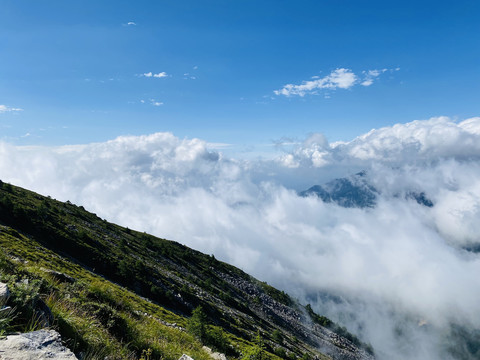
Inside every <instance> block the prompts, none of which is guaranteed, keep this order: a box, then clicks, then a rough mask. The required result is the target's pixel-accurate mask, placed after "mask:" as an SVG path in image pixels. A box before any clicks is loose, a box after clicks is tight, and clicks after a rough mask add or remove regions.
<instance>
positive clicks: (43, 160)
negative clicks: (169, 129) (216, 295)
mask: <svg viewBox="0 0 480 360" xmlns="http://www.w3.org/2000/svg"><path fill="white" fill-rule="evenodd" d="M361 170H365V171H366V173H367V176H368V179H369V181H370V183H371V184H372V185H373V186H374V187H375V188H376V189H377V190H378V191H379V193H380V195H379V197H378V199H377V205H376V206H375V207H374V208H367V209H359V208H343V207H340V206H338V205H336V204H335V203H323V202H322V201H321V200H320V199H318V198H315V197H306V198H305V197H300V196H298V193H297V192H298V191H300V190H305V189H307V188H308V187H310V186H312V185H315V184H322V183H324V182H326V181H329V180H332V179H334V178H339V177H345V176H349V175H352V174H355V173H356V172H358V171H361ZM0 179H2V180H3V181H6V182H10V183H12V184H15V185H19V186H22V187H25V188H28V189H31V190H34V191H37V192H39V193H41V194H44V195H50V196H52V197H54V198H57V199H59V200H63V201H66V200H70V201H71V202H73V203H76V204H78V205H83V206H84V207H85V208H87V209H88V210H90V211H92V212H94V213H96V214H97V215H99V216H100V217H102V218H106V219H107V220H109V221H112V222H116V223H119V224H122V225H124V226H128V227H130V228H133V229H136V230H139V231H146V232H149V233H152V234H155V235H157V236H160V237H164V238H168V239H172V240H176V241H178V242H181V243H183V244H186V245H188V246H190V247H192V248H195V249H198V250H200V251H203V252H205V253H208V254H215V256H216V257H217V258H219V259H221V260H224V261H226V262H229V263H232V264H234V265H236V266H238V267H240V268H242V269H243V270H245V271H247V272H249V273H251V274H253V275H254V276H256V277H257V278H260V279H261V280H266V281H268V282H269V283H271V284H272V285H275V286H277V287H279V288H281V289H283V290H286V291H288V292H289V293H290V294H291V295H293V296H295V297H297V298H299V299H300V300H301V301H302V302H304V303H307V302H308V303H311V304H312V306H314V308H315V309H316V310H318V311H319V312H320V313H324V314H326V315H328V316H329V317H331V318H332V319H334V320H336V321H339V322H340V323H342V324H343V325H346V326H347V327H348V329H349V330H351V331H353V332H355V333H357V334H359V336H360V337H361V338H362V340H364V341H367V342H370V343H371V344H372V345H373V347H374V348H375V350H376V353H377V355H378V357H379V358H380V359H405V358H409V359H439V358H442V359H448V358H450V357H451V358H454V357H457V358H458V357H459V355H458V353H461V352H464V351H465V348H463V346H464V345H463V344H462V343H461V341H460V342H458V336H457V338H456V337H455V336H454V333H452V326H451V325H452V324H460V325H461V326H462V327H463V328H464V329H466V331H467V333H468V334H470V335H471V334H473V333H472V332H471V331H472V330H473V329H480V301H479V299H480V276H479V274H480V255H479V254H477V253H475V252H472V251H467V250H466V249H471V248H475V246H480V117H477V118H470V119H466V120H464V121H461V122H459V121H453V120H451V119H449V118H445V117H440V118H432V119H429V120H423V121H413V122H410V123H406V124H397V125H394V126H392V127H385V128H381V129H376V130H372V131H370V132H368V133H367V134H364V135H361V136H359V137H357V138H355V139H354V140H352V141H349V142H336V143H331V144H330V143H329V142H328V141H327V140H326V138H325V137H324V136H323V135H321V134H314V135H311V136H310V137H308V138H307V139H305V141H304V142H303V143H302V144H300V145H298V146H297V147H295V148H294V149H292V150H291V151H288V152H282V153H279V154H277V156H275V157H272V158H271V159H258V160H251V159H250V160H242V159H235V158H228V157H226V156H225V155H223V154H222V153H221V152H218V151H215V150H212V149H211V148H210V147H209V144H208V143H207V142H205V141H202V140H200V139H180V138H178V137H175V136H174V135H173V134H171V133H156V134H152V135H146V136H122V137H118V138H116V139H114V140H111V141H107V142H104V143H93V144H86V145H74V146H60V147H19V146H14V145H12V144H8V143H5V142H0ZM411 192H416V193H420V192H424V193H425V195H426V197H427V198H428V199H430V200H431V201H432V202H433V203H434V206H433V207H431V208H430V207H426V206H423V205H421V204H418V203H417V202H416V201H414V200H413V199H411V198H409V197H408V196H405V195H406V194H408V193H411ZM462 331H463V330H462ZM457 335H458V334H457ZM477 336H478V334H477ZM449 342H451V344H450V343H449ZM449 345H451V346H456V348H455V351H456V352H457V353H454V352H451V351H450V352H446V347H448V346H449ZM469 351H470V352H471V349H470V350H469Z"/></svg>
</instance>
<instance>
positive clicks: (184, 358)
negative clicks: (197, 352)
mask: <svg viewBox="0 0 480 360" xmlns="http://www.w3.org/2000/svg"><path fill="white" fill-rule="evenodd" d="M178 360H193V358H192V357H190V356H188V355H186V354H183V355H182V356H180V358H179V359H178Z"/></svg>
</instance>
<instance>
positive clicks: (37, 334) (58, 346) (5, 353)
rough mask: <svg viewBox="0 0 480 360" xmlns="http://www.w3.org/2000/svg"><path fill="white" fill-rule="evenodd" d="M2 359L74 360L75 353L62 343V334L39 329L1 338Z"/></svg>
mask: <svg viewBox="0 0 480 360" xmlns="http://www.w3.org/2000/svg"><path fill="white" fill-rule="evenodd" d="M0 359H2V360H20V359H21V360H46V359H58V360H74V359H77V357H76V356H75V354H74V353H72V352H71V351H70V350H69V349H68V348H66V347H65V346H63V345H62V341H61V338H60V334H59V333H57V332H56V331H54V330H38V331H33V332H29V333H24V334H20V335H9V336H7V338H6V339H4V340H0Z"/></svg>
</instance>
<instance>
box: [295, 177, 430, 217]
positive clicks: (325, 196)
mask: <svg viewBox="0 0 480 360" xmlns="http://www.w3.org/2000/svg"><path fill="white" fill-rule="evenodd" d="M299 195H300V196H303V197H307V196H317V197H319V198H320V199H322V201H323V202H326V203H336V204H337V205H340V206H342V207H346V208H362V209H363V208H373V207H375V205H376V204H377V198H378V196H379V195H380V191H379V190H377V189H376V188H375V187H374V186H373V185H372V184H371V183H370V181H369V177H368V173H367V171H365V170H362V171H360V172H358V173H356V174H354V175H350V176H348V177H344V178H337V179H334V180H331V181H329V182H327V183H325V184H323V185H314V186H312V187H311V188H309V189H308V190H305V191H301V192H300V193H299ZM394 197H396V198H399V197H403V198H405V199H411V200H415V201H416V202H417V203H418V204H419V205H423V206H426V207H433V206H434V204H433V202H432V200H430V199H429V198H428V196H427V194H426V193H425V192H424V191H407V192H406V193H404V195H403V196H402V195H400V194H395V195H394Z"/></svg>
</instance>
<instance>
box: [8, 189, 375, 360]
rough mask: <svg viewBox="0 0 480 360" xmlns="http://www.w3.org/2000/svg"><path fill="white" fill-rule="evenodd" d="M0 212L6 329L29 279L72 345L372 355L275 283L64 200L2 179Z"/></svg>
mask: <svg viewBox="0 0 480 360" xmlns="http://www.w3.org/2000/svg"><path fill="white" fill-rule="evenodd" d="M0 223H1V224H2V227H1V229H0V244H1V246H2V250H3V255H2V260H1V261H0V276H2V278H4V279H3V280H4V281H6V282H10V284H11V285H12V286H13V289H14V290H13V291H12V292H13V293H14V296H13V297H12V298H11V301H14V300H15V301H18V304H19V305H18V306H17V308H19V309H20V308H21V309H23V308H22V306H23V307H25V309H24V310H22V311H23V313H22V314H21V315H19V316H17V317H16V319H14V320H12V323H11V324H10V325H9V326H10V327H5V329H6V330H7V331H8V329H18V328H19V327H21V321H23V320H24V321H26V322H28V321H29V319H28V316H31V317H32V318H33V319H35V316H36V315H35V314H36V313H35V309H33V310H28V309H29V308H28V306H27V305H28V304H27V303H28V301H27V302H22V301H23V300H25V299H23V298H22V296H23V295H22V294H23V293H22V291H23V292H25V291H27V290H25V289H23V290H21V291H20V290H19V289H22V288H21V286H20V285H18V284H20V283H21V281H22V279H30V280H29V281H30V282H28V284H29V285H28V286H30V288H28V286H27V288H28V289H29V290H28V291H30V292H31V296H32V298H33V300H35V301H36V299H40V300H41V301H44V302H45V303H46V304H48V305H49V306H50V307H51V309H52V313H53V316H54V321H53V325H52V326H53V327H54V328H56V329H57V330H58V331H59V332H60V334H61V335H62V338H63V339H64V341H65V342H66V344H67V345H69V346H70V348H71V349H72V350H73V351H74V352H75V353H77V354H79V356H80V357H82V356H85V354H88V353H90V354H91V353H94V354H96V355H98V357H100V355H101V356H110V358H132V357H133V358H134V357H135V356H137V357H138V356H141V354H142V351H143V350H146V349H151V350H152V355H151V356H152V357H153V358H156V357H158V358H159V357H163V358H165V359H178V357H180V355H182V353H187V351H186V349H187V350H188V349H190V355H193V357H194V358H195V359H202V358H208V357H209V356H211V355H209V353H208V352H206V351H205V350H204V349H203V350H202V346H203V345H208V346H210V347H213V348H214V349H215V350H218V351H220V352H221V353H226V355H227V358H241V357H244V356H245V355H246V354H247V353H249V351H250V350H251V349H252V348H254V349H257V350H258V349H259V354H261V356H262V357H265V358H277V359H279V358H286V359H291V360H294V359H296V358H302V359H305V360H306V359H311V358H313V357H317V358H329V357H332V358H335V359H371V358H373V356H372V351H371V349H370V348H369V347H368V346H366V345H365V344H362V343H361V342H360V341H359V340H358V339H357V338H356V337H355V336H353V335H352V334H349V333H348V332H346V330H345V329H342V328H340V327H339V326H337V325H336V324H333V323H332V322H331V321H329V320H328V319H326V318H324V317H321V316H319V315H317V314H314V313H313V311H312V310H311V308H309V307H307V308H306V307H304V306H303V305H301V304H299V303H297V302H296V301H294V300H293V299H291V298H290V297H289V296H288V295H287V294H285V293H284V292H281V291H279V290H277V289H275V288H273V287H271V286H270V285H268V284H266V283H263V282H261V281H259V280H256V279H254V278H253V277H251V276H249V275H248V274H246V273H244V272H243V271H241V270H239V269H237V268H235V267H233V266H230V265H228V264H226V263H223V262H221V261H218V260H216V259H215V258H214V257H213V256H209V255H205V254H202V253H200V252H197V251H195V250H192V249H189V248H187V247H185V246H183V245H180V244H178V243H175V242H173V241H168V240H164V239H159V238H156V237H153V236H151V235H148V234H145V233H139V232H136V231H133V230H130V229H128V228H123V227H120V226H117V225H115V224H111V223H108V222H106V221H105V220H102V219H100V218H98V217H97V216H96V215H95V214H91V213H89V212H87V211H86V210H85V209H83V208H82V207H78V206H75V205H73V204H71V203H69V202H66V203H62V202H59V201H56V200H53V199H50V198H47V197H43V196H40V195H38V194H35V193H33V192H30V191H27V190H24V189H21V188H17V187H14V186H11V185H9V184H4V183H1V189H0ZM0 281H2V279H0ZM34 284H36V285H34ZM22 299H23V300H22ZM33 300H32V301H33ZM30 305H31V304H30ZM199 308H201V311H202V313H203V315H202V316H204V317H201V318H200V320H199V319H197V318H195V312H193V310H194V309H199ZM29 311H30V312H31V314H29ZM192 312H193V313H194V316H192ZM197 313H198V312H197ZM23 318H25V319H23ZM192 319H193V320H192ZM194 321H197V322H199V324H197V323H195V324H194V325H198V326H200V327H198V326H197V327H194V326H193V325H192V323H193V322H194ZM88 322H90V323H91V325H90V327H89V326H88ZM85 323H87V324H85ZM15 327H16V328H15ZM33 327H35V326H33ZM89 328H90V331H91V332H93V333H94V334H95V337H96V339H92V337H93V336H90V335H89V333H88V329H89ZM152 329H156V330H155V331H156V332H155V333H153V330H152ZM191 329H201V330H199V331H200V332H195V331H196V330H195V331H192V330H191ZM202 329H203V330H202ZM99 339H100V340H99ZM258 339H260V340H258ZM367 350H368V351H367ZM82 354H83V355H82ZM113 354H115V355H113ZM87 357H88V356H87ZM90 358H91V357H90ZM252 360H256V359H252ZM259 360H260V359H259Z"/></svg>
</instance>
